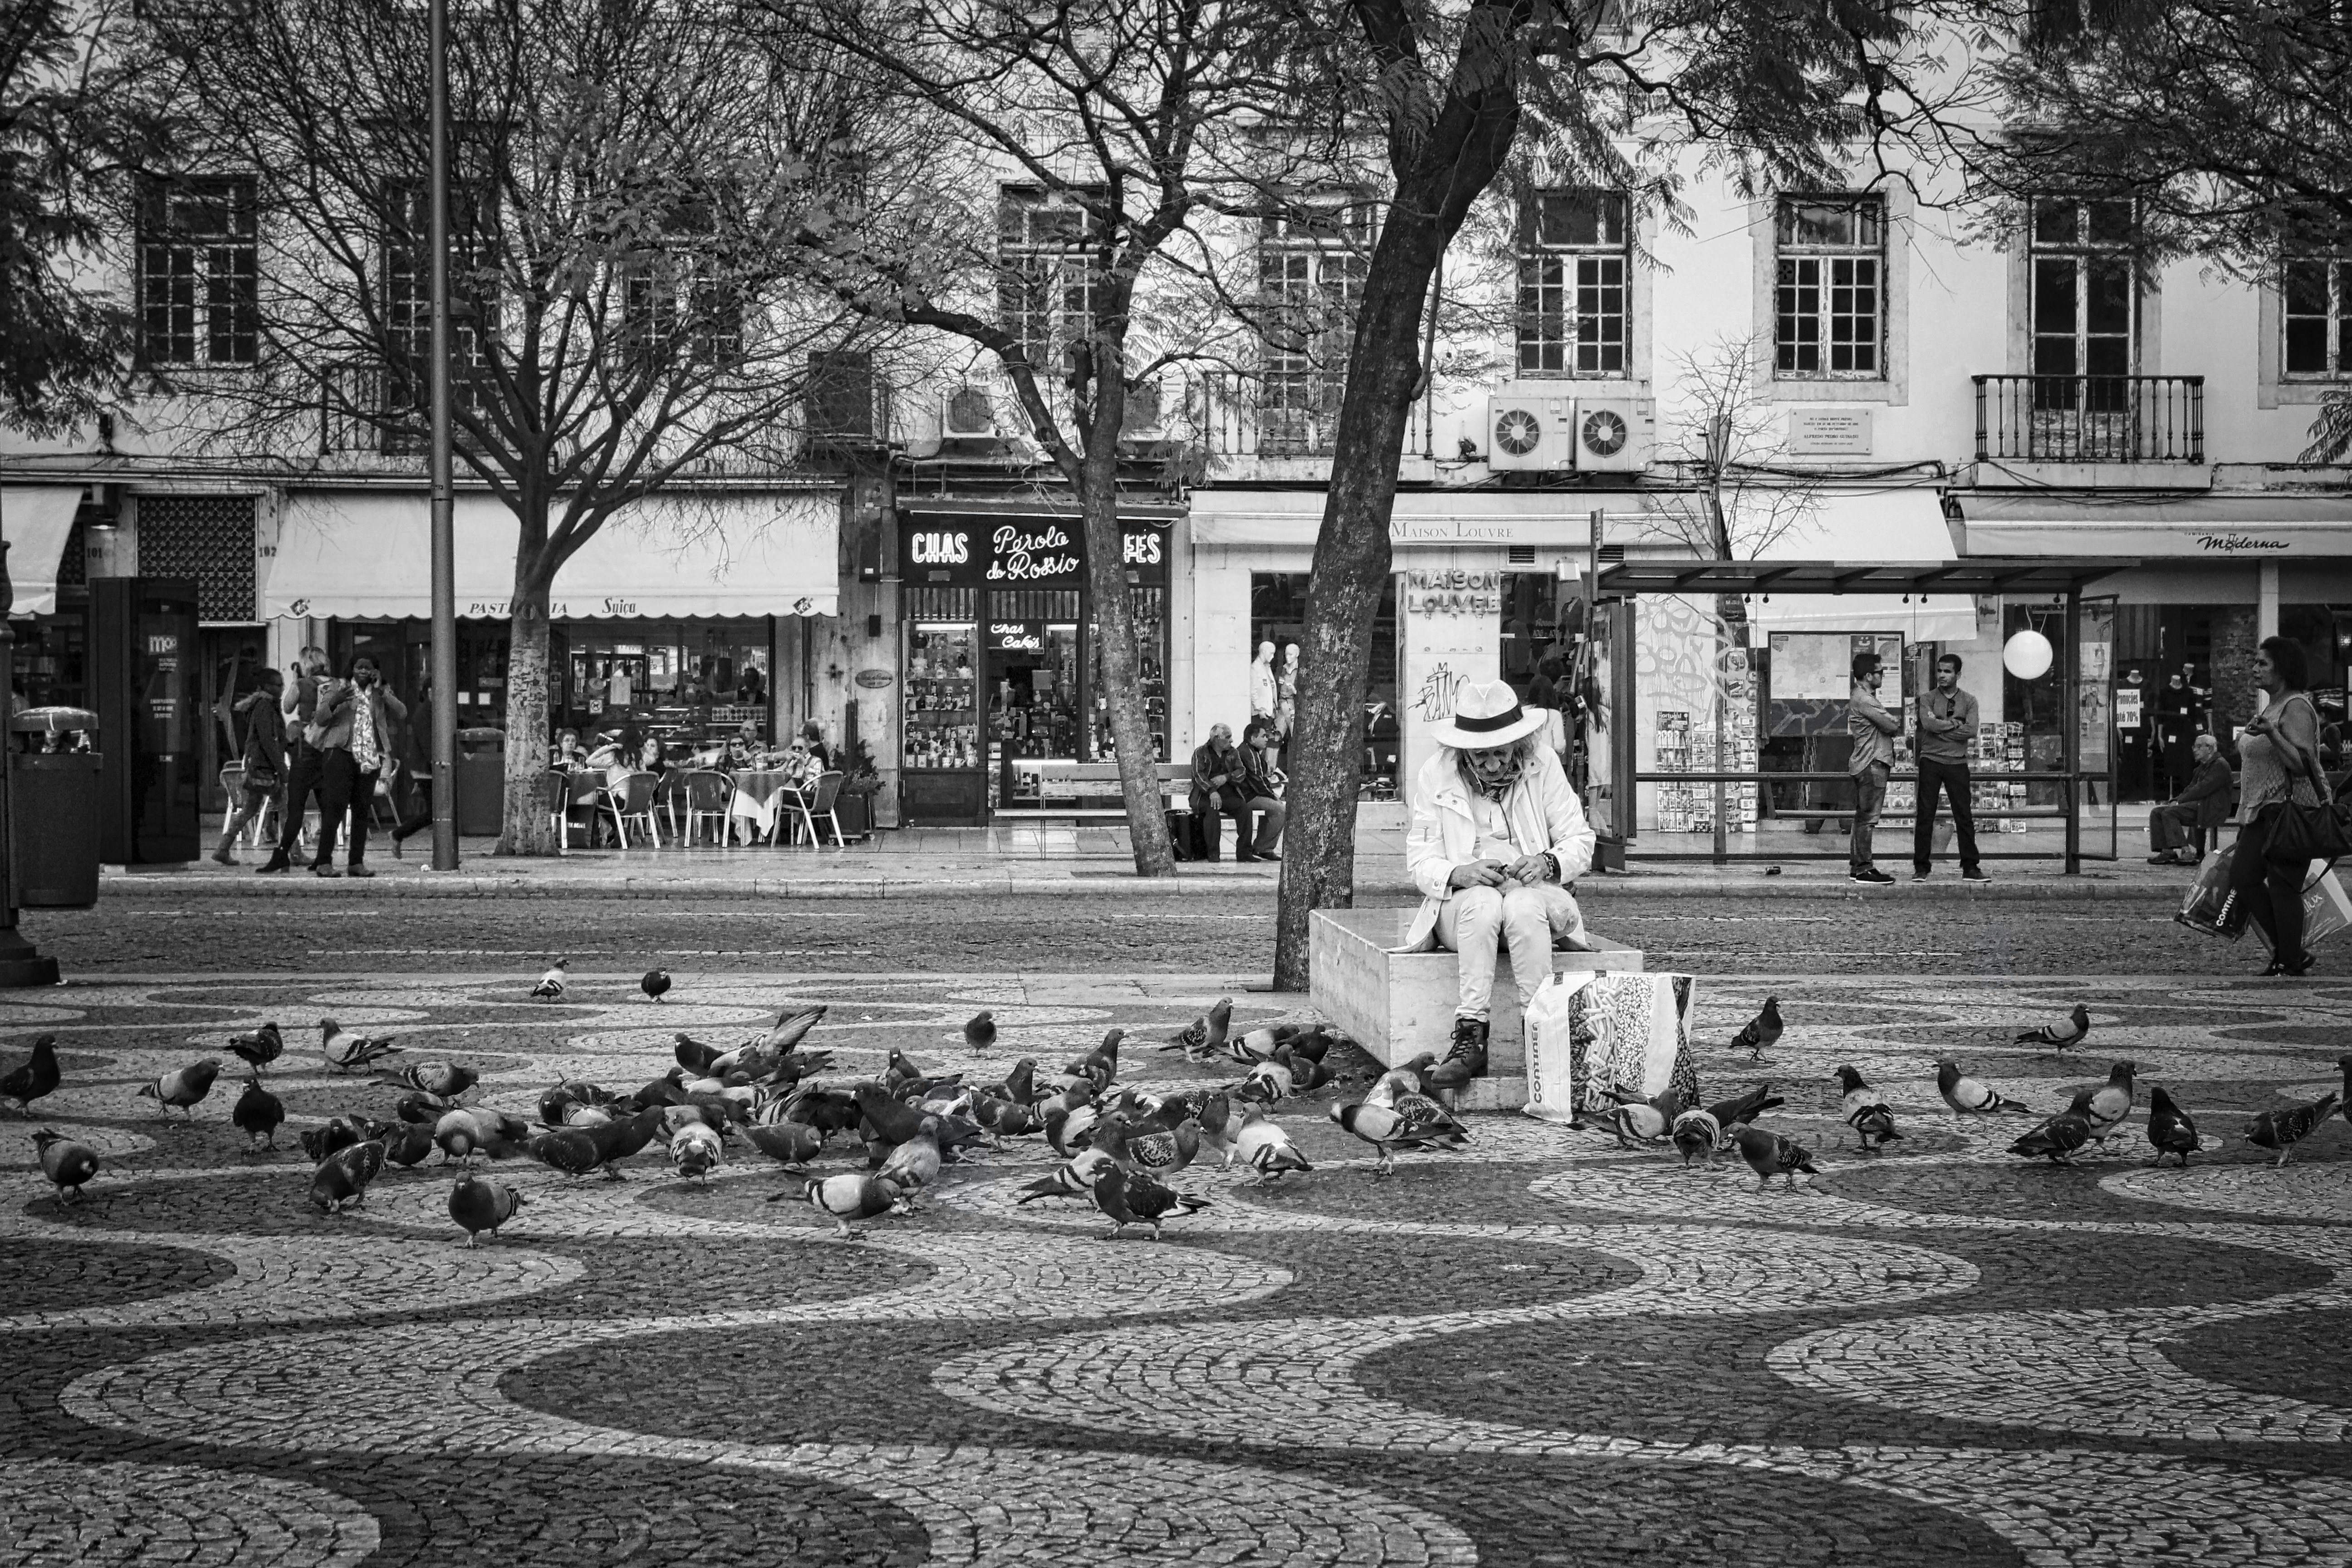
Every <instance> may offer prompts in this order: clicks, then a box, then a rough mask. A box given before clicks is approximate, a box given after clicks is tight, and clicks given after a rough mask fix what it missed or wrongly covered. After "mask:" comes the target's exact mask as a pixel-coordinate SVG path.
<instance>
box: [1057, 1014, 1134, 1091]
mask: <svg viewBox="0 0 2352 1568" xmlns="http://www.w3.org/2000/svg"><path fill="white" fill-rule="evenodd" d="M1126 1037H1127V1031H1126V1030H1125V1029H1113V1030H1111V1031H1110V1032H1109V1033H1108V1034H1106V1035H1105V1036H1103V1040H1102V1044H1101V1045H1099V1046H1097V1047H1095V1048H1094V1049H1093V1050H1090V1051H1088V1052H1087V1054H1086V1055H1085V1056H1082V1057H1080V1058H1077V1059H1076V1060H1075V1061H1073V1062H1071V1063H1070V1065H1069V1066H1067V1067H1066V1068H1063V1069H1062V1071H1063V1073H1064V1074H1065V1075H1066V1076H1067V1077H1070V1078H1082V1079H1086V1080H1087V1082H1089V1083H1091V1084H1093V1085H1094V1086H1095V1092H1096V1093H1097V1094H1100V1093H1101V1092H1102V1091H1103V1090H1104V1089H1108V1088H1109V1087H1110V1082H1111V1079H1115V1078H1117V1077H1118V1043H1119V1041H1120V1040H1122V1039H1124V1038H1126Z"/></svg>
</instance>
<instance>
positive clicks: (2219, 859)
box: [2172, 844, 2246, 942]
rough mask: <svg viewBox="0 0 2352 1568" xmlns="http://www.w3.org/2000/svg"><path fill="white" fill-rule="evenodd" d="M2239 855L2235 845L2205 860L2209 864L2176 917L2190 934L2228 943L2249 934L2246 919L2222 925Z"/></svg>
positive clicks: (2199, 875)
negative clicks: (2223, 911)
mask: <svg viewBox="0 0 2352 1568" xmlns="http://www.w3.org/2000/svg"><path fill="white" fill-rule="evenodd" d="M2237 856H2238V847H2237V846H2236V845H2234V844H2231V845H2227V846H2225V847H2222V849H2221V851H2220V852H2219V853H2218V854H2213V855H2208V856H2207V857H2205V863H2204V864H2203V865H2202V866H2200V867H2199V868H2197V879H2196V880H2195V881H2193V882H2191V883H2189V896H2188V897H2187V898H2185V899H2183V900H2181V902H2180V912H2179V914H2177V915H2175V916H2173V917H2172V918H2173V919H2174V920H2176V921H2179V922H2180V923H2181V924H2182V925H2185V926H2187V927H2188V928H2189V930H2190V931H2203V932H2204V933H2205V934H2206V935H2207V936H2218V937H2220V938H2221V940H2222V941H2224V942H2235V941H2237V940H2238V939H2239V938H2240V937H2242V936H2243V935H2245V934H2246V921H2245V920H2244V918H2243V917H2239V918H2236V919H2233V920H2232V921H2231V922H2230V925H2228V926H2225V925H2223V924H2222V923H2221V910H2222V908H2223V906H2224V905H2226V904H2227V903H2228V902H2229V899H2230V863H2231V861H2232V860H2234V859H2236V858H2237ZM2231 927H2234V928H2235V929H2234V930H2233V929H2231Z"/></svg>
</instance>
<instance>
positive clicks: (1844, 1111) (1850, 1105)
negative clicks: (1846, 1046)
mask: <svg viewBox="0 0 2352 1568" xmlns="http://www.w3.org/2000/svg"><path fill="white" fill-rule="evenodd" d="M1837 1080H1838V1089H1839V1090H1840V1091H1841V1098H1840V1100H1838V1115H1839V1117H1840V1119H1841V1120H1843V1121H1844V1122H1845V1124H1846V1125H1847V1126H1848V1127H1851V1128H1853V1131H1854V1135H1855V1136H1856V1137H1858V1138H1860V1139H1861V1140H1862V1152H1864V1153H1865V1154H1869V1153H1874V1152H1876V1151H1878V1150H1880V1149H1884V1148H1885V1147H1886V1145H1887V1144H1889V1143H1892V1142H1895V1140H1896V1139H1897V1138H1900V1137H1902V1136H1903V1134H1902V1133H1900V1132H1897V1131H1895V1112H1894V1111H1893V1110H1889V1109H1888V1108H1887V1104H1886V1101H1885V1100H1884V1099H1883V1098H1881V1096H1880V1095H1879V1092H1878V1091H1877V1090H1876V1089H1873V1088H1871V1087H1870V1085H1868V1084H1866V1083H1864V1082H1863V1080H1862V1075H1861V1074H1860V1073H1858V1072H1856V1071H1854V1070H1853V1068H1850V1067H1843V1068H1838V1069H1837Z"/></svg>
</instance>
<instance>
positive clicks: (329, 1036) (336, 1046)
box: [319, 1018, 400, 1072]
mask: <svg viewBox="0 0 2352 1568" xmlns="http://www.w3.org/2000/svg"><path fill="white" fill-rule="evenodd" d="M399 1051H400V1047H398V1046H395V1045H394V1044H393V1043H392V1038H391V1037H390V1036H385V1037H383V1038H381V1039H371V1038H369V1037H366V1036H364V1035H354V1034H352V1033H350V1032H349V1031H348V1030H346V1029H345V1028H344V1027H343V1026H341V1024H338V1023H336V1022H335V1021H334V1020H333V1019H332V1018H321V1019H320V1020H319V1057H320V1060H322V1061H324V1062H325V1063H326V1064H327V1066H328V1067H329V1068H331V1070H333V1071H335V1072H351V1071H352V1070H353V1069H355V1068H363V1067H366V1066H367V1065H368V1064H369V1063H370V1062H373V1061H376V1060H378V1059H379V1058H383V1057H389V1056H394V1055H397V1054H399Z"/></svg>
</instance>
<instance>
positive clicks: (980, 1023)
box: [963, 1008, 996, 1051]
mask: <svg viewBox="0 0 2352 1568" xmlns="http://www.w3.org/2000/svg"><path fill="white" fill-rule="evenodd" d="M963 1043H964V1044H965V1045H968V1046H970V1047H972V1049H974V1050H980V1051H984V1050H986V1049H987V1048H988V1047H991V1046H992V1045H994V1044H996V1015H995V1014H993V1013H992V1012H989V1011H988V1010H987V1009H985V1008H983V1009H982V1010H981V1011H980V1012H977V1013H974V1014H973V1015H972V1016H971V1017H970V1018H968V1019H966V1020H964V1026H963Z"/></svg>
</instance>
